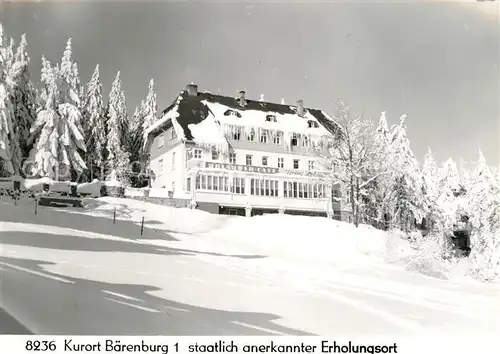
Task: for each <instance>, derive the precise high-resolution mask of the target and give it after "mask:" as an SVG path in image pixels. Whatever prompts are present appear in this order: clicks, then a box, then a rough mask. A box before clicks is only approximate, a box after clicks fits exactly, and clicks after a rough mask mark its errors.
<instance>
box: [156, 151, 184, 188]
mask: <svg viewBox="0 0 500 354" xmlns="http://www.w3.org/2000/svg"><path fill="white" fill-rule="evenodd" d="M174 153H175V161H172V156H174ZM161 160H163V170H162V172H161V173H160V167H159V164H160V161H161ZM185 162H186V149H185V147H184V145H183V144H180V145H177V146H176V147H174V148H173V149H171V150H169V151H167V152H166V153H164V154H162V155H160V156H158V157H156V158H155V159H153V160H151V168H152V170H153V171H154V173H155V175H156V178H155V180H154V181H152V184H151V185H152V187H153V188H163V187H164V188H165V189H166V190H172V182H175V192H176V193H175V194H177V192H181V191H182V189H183V188H184V184H185V182H184V178H185ZM173 166H174V168H172V167H173ZM175 194H174V197H175V196H176V195H175Z"/></svg>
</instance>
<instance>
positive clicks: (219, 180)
mask: <svg viewBox="0 0 500 354" xmlns="http://www.w3.org/2000/svg"><path fill="white" fill-rule="evenodd" d="M195 188H196V190H207V191H221V192H231V193H234V194H245V179H244V178H240V177H233V178H230V177H227V176H213V175H208V174H200V175H198V176H196V185H195ZM186 189H187V191H188V192H189V191H190V190H191V178H188V179H187V188H186Z"/></svg>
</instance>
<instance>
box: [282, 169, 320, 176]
mask: <svg viewBox="0 0 500 354" xmlns="http://www.w3.org/2000/svg"><path fill="white" fill-rule="evenodd" d="M282 173H284V174H287V175H290V176H300V177H315V178H328V177H329V175H328V173H327V172H319V171H318V172H313V171H301V170H282Z"/></svg>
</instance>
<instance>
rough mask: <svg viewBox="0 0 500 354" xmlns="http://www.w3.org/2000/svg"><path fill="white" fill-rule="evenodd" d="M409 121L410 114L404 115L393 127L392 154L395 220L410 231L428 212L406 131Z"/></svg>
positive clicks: (417, 168)
mask: <svg viewBox="0 0 500 354" xmlns="http://www.w3.org/2000/svg"><path fill="white" fill-rule="evenodd" d="M405 121H406V115H403V116H401V118H400V123H399V124H397V125H394V126H393V127H392V137H391V145H390V155H391V158H392V160H391V162H392V166H393V168H392V171H391V175H392V181H393V183H394V185H393V187H394V190H393V194H392V197H391V199H392V200H393V202H394V205H393V208H392V209H393V210H394V215H393V222H394V223H396V224H397V225H398V226H399V227H400V228H401V229H402V230H405V231H410V230H411V228H412V226H413V222H414V221H417V222H418V223H420V222H421V221H422V219H423V217H424V216H425V213H426V211H425V202H424V200H423V185H422V174H421V170H420V166H419V164H418V161H417V159H416V158H415V156H414V154H413V151H412V149H411V146H410V140H409V139H408V136H407V134H406V123H405Z"/></svg>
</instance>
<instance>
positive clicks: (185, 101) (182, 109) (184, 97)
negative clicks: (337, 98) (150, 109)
mask: <svg viewBox="0 0 500 354" xmlns="http://www.w3.org/2000/svg"><path fill="white" fill-rule="evenodd" d="M179 98H181V99H179ZM202 101H208V102H210V103H219V104H221V105H224V106H226V107H228V109H234V110H238V111H245V110H256V111H261V112H269V114H273V113H279V114H292V115H294V114H297V113H296V111H295V107H294V106H290V105H286V104H278V103H272V102H262V101H254V100H248V99H246V100H245V102H246V105H245V107H241V106H240V105H239V103H238V99H237V98H234V97H228V96H221V95H215V94H212V93H209V92H198V94H197V95H196V96H189V95H188V93H187V92H186V91H182V92H181V93H180V95H179V97H178V98H177V99H176V101H175V102H174V103H172V104H171V105H170V106H168V107H167V108H166V109H164V110H163V111H162V113H161V115H160V117H163V116H164V115H165V114H166V113H168V112H169V111H170V110H172V109H174V108H175V106H177V112H178V114H179V116H178V118H177V122H178V123H179V125H180V126H181V127H182V129H183V131H184V136H185V138H186V140H188V141H191V140H192V139H193V135H192V133H191V131H190V129H189V128H188V126H189V125H190V124H198V123H201V122H202V121H203V120H204V119H205V118H207V116H208V114H209V113H210V109H209V108H208V107H207V105H205V104H203V103H202ZM305 109H306V110H307V111H308V112H309V114H311V115H312V116H313V117H314V118H316V119H317V120H318V122H319V124H321V125H322V126H323V127H324V128H325V129H326V130H327V131H328V132H330V133H331V134H332V135H337V134H338V125H337V124H336V123H335V122H334V121H333V120H332V119H331V118H329V117H328V116H326V115H325V114H324V113H323V111H321V110H319V109H312V108H305ZM160 119H161V118H160ZM160 130H161V128H160V129H155V130H153V131H152V132H151V134H154V135H155V133H156V132H158V131H160Z"/></svg>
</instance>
